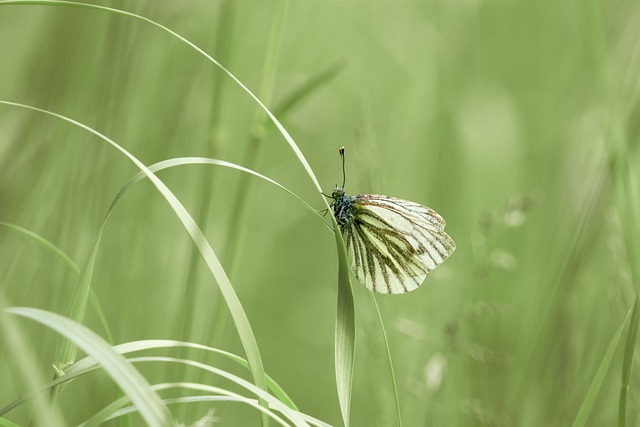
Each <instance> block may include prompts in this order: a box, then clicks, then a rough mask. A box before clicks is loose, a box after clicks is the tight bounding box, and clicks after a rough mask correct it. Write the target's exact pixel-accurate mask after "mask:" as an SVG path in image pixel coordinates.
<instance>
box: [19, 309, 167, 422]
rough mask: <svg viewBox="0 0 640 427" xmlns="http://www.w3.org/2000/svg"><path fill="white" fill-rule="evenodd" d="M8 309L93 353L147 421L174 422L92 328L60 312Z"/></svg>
mask: <svg viewBox="0 0 640 427" xmlns="http://www.w3.org/2000/svg"><path fill="white" fill-rule="evenodd" d="M7 312H9V313H12V314H16V315H18V316H22V317H26V318H29V319H32V320H35V321H36V322H39V323H41V324H43V325H45V326H47V327H48V328H50V329H53V330H54V331H56V332H58V333H59V334H61V335H64V336H65V337H66V338H67V339H69V340H70V341H73V342H74V343H75V344H76V345H77V346H78V347H79V348H81V349H82V350H83V351H84V352H86V353H87V354H89V355H91V356H92V357H94V358H95V359H96V361H98V363H99V364H100V365H101V366H102V367H103V368H104V370H105V371H106V372H107V373H108V374H109V375H110V376H111V378H112V379H113V380H114V381H115V382H116V383H117V384H118V385H119V386H120V388H121V389H122V391H123V392H124V393H125V394H126V395H127V396H129V398H130V399H131V401H132V402H133V403H134V404H135V405H136V406H137V407H138V409H139V410H140V414H141V415H142V417H143V418H144V420H145V421H146V423H147V424H148V425H150V426H166V425H172V420H171V418H172V417H171V413H170V412H169V411H168V410H167V408H166V407H165V406H164V405H163V404H162V402H161V401H160V397H159V396H158V395H157V394H156V393H155V391H153V390H152V389H151V386H150V385H149V383H148V382H147V380H145V379H144V377H143V376H142V375H141V374H140V373H139V372H138V371H137V370H136V369H135V368H134V367H133V366H132V365H131V364H130V363H129V362H127V361H126V359H125V358H124V357H123V356H121V355H120V354H118V353H116V352H115V351H113V349H112V348H111V346H110V345H109V344H108V343H107V342H106V341H104V340H103V339H102V338H100V337H99V336H98V335H97V334H95V333H94V332H93V331H91V330H89V329H88V328H86V327H85V326H83V325H81V324H79V323H76V322H74V321H72V320H71V319H67V318H66V317H63V316H60V315H59V314H55V313H51V312H48V311H44V310H38V309H35V308H27V307H13V308H9V309H7Z"/></svg>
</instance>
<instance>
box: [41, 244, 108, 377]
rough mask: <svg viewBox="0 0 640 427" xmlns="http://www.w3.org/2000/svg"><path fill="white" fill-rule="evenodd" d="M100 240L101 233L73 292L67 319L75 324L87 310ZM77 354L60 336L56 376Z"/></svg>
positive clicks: (67, 340)
mask: <svg viewBox="0 0 640 427" xmlns="http://www.w3.org/2000/svg"><path fill="white" fill-rule="evenodd" d="M101 238H102V232H101V233H100V234H99V236H98V239H97V241H96V243H95V245H94V246H93V250H92V251H91V253H90V254H89V257H88V258H87V261H86V263H85V265H84V267H83V268H82V271H81V273H80V278H79V281H78V287H77V288H76V290H75V291H74V294H73V297H72V298H71V302H70V306H69V316H68V317H69V319H71V320H73V321H74V322H77V323H83V322H84V315H85V312H86V310H87V301H88V300H89V290H90V289H91V277H92V276H93V266H94V264H95V261H96V255H97V254H98V249H99V248H100V240H101ZM77 354H78V346H77V345H76V344H75V343H74V342H73V341H71V340H70V339H68V338H67V337H66V335H61V336H60V338H59V340H58V345H57V346H56V355H55V360H54V363H53V367H54V369H55V371H56V375H57V376H62V375H64V370H65V369H66V368H67V366H70V365H71V364H73V362H75V361H76V356H77Z"/></svg>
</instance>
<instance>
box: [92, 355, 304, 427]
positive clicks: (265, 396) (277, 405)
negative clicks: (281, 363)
mask: <svg viewBox="0 0 640 427" xmlns="http://www.w3.org/2000/svg"><path fill="white" fill-rule="evenodd" d="M127 360H128V361H129V362H132V363H139V362H162V363H180V364H184V365H186V366H191V367H194V368H197V369H201V370H204V371H207V372H210V373H212V374H215V375H218V376H220V377H223V378H225V379H227V380H229V381H231V382H233V383H235V384H237V385H238V386H240V387H242V388H244V389H246V390H247V391H249V392H250V393H253V394H255V395H256V396H258V397H259V398H260V399H261V400H263V401H264V402H267V403H268V404H269V406H268V407H265V408H272V409H275V410H277V411H278V412H280V413H281V414H283V415H284V416H286V417H287V418H288V419H289V420H291V422H293V424H294V425H295V426H297V427H309V425H308V424H307V422H306V421H304V419H303V418H302V417H301V416H300V414H299V412H298V411H296V410H295V409H291V408H289V407H288V406H287V405H285V404H284V403H282V402H281V401H280V400H278V399H276V398H275V397H274V396H271V395H270V394H269V393H267V392H266V391H264V390H262V389H261V388H259V387H256V386H255V385H253V384H251V383H250V382H248V381H246V380H244V379H242V378H240V377H238V376H237V375H234V374H231V373H229V372H227V371H224V370H222V369H218V368H215V367H213V366H209V365H206V364H204V363H200V362H196V361H193V360H187V359H177V358H174V357H165V356H162V357H134V358H130V359H127ZM197 386H198V387H201V388H204V387H209V386H208V385H206V384H197ZM218 390H223V389H218ZM216 393H220V391H217V392H216ZM124 399H126V397H125V398H124ZM117 402H118V403H114V404H112V405H116V406H115V408H111V409H108V410H107V409H106V408H105V410H103V411H100V413H99V414H97V415H96V416H95V417H94V418H95V419H96V421H98V422H103V421H104V420H105V418H103V417H104V416H105V414H107V412H108V414H111V413H112V412H114V409H116V408H119V407H121V406H122V402H120V400H118V401H117ZM110 406H111V405H110ZM92 423H93V421H92Z"/></svg>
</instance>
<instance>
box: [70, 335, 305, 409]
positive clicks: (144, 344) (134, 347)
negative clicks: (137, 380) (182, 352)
mask: <svg viewBox="0 0 640 427" xmlns="http://www.w3.org/2000/svg"><path fill="white" fill-rule="evenodd" d="M175 347H184V348H190V349H194V350H203V351H208V352H211V353H215V354H219V355H222V356H224V357H226V358H228V359H230V360H233V361H234V362H236V363H238V364H240V365H242V366H243V367H245V368H247V369H248V368H249V363H248V362H247V360H246V359H244V358H242V357H240V356H238V355H236V354H233V353H230V352H228V351H224V350H220V349H217V348H214V347H209V346H206V345H202V344H196V343H190V342H184V341H175V340H141V341H133V342H129V343H126V344H120V345H117V346H115V347H113V349H114V351H116V352H117V353H119V354H129V353H133V352H136V351H144V350H155V349H159V348H175ZM94 365H95V360H93V359H92V358H90V357H86V358H84V359H82V360H79V361H78V362H76V363H75V364H74V365H73V366H72V367H70V368H69V370H68V371H67V375H74V374H75V373H76V372H79V371H84V370H86V369H90V368H91V367H92V366H94ZM266 379H267V385H268V387H269V390H271V392H272V393H273V395H274V396H276V397H277V398H278V399H279V400H280V401H281V402H282V403H284V404H285V405H287V406H288V407H290V408H291V409H295V410H298V407H297V405H296V404H295V403H294V402H293V400H292V399H291V398H290V397H289V395H288V394H287V393H286V392H285V391H284V389H283V388H282V387H281V386H280V385H279V384H278V383H277V382H276V381H275V380H274V379H273V378H271V377H270V376H269V375H266Z"/></svg>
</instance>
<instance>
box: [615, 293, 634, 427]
mask: <svg viewBox="0 0 640 427" xmlns="http://www.w3.org/2000/svg"><path fill="white" fill-rule="evenodd" d="M637 340H638V295H636V300H635V302H634V303H633V311H632V314H631V321H630V323H629V332H628V334H627V345H626V347H625V351H624V359H623V362H622V385H621V386H620V404H619V410H618V426H619V427H624V426H626V425H627V399H628V394H629V380H630V378H631V367H632V366H633V356H634V355H635V351H636V342H637Z"/></svg>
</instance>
